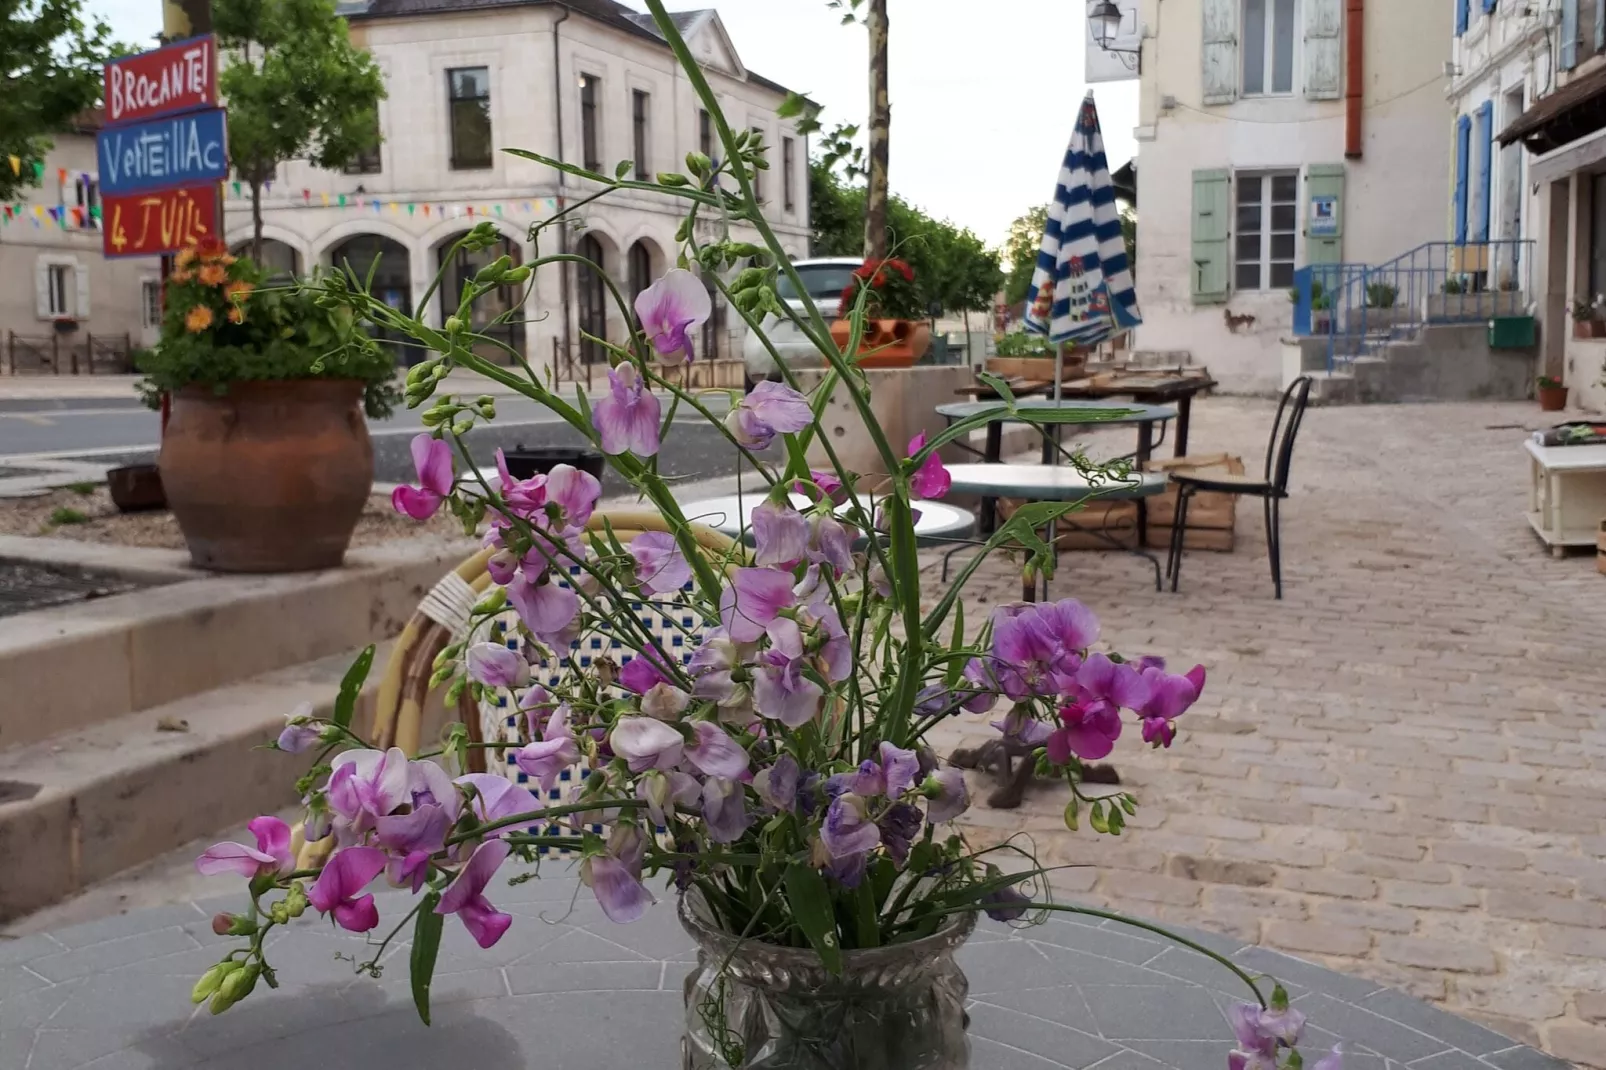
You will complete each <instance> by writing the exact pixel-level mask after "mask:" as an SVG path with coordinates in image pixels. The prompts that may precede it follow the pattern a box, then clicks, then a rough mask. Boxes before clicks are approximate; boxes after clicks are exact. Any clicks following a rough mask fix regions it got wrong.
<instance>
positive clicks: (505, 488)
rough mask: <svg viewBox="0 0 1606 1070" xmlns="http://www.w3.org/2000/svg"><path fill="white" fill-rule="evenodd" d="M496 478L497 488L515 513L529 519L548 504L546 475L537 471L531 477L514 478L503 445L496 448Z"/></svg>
mask: <svg viewBox="0 0 1606 1070" xmlns="http://www.w3.org/2000/svg"><path fill="white" fill-rule="evenodd" d="M496 478H497V490H498V492H499V493H500V494H501V495H502V500H503V501H504V502H506V503H507V507H508V509H509V510H510V511H511V512H513V513H514V514H516V515H518V516H521V517H524V518H526V519H528V518H529V517H531V516H533V515H534V514H535V513H536V512H537V511H538V510H539V509H540V508H541V507H542V506H543V505H545V504H546V476H544V475H541V474H540V473H537V474H535V475H533V476H531V477H530V478H529V479H523V480H520V479H514V478H513V473H512V472H510V471H508V467H507V455H506V454H504V453H503V452H502V449H501V447H497V450H496Z"/></svg>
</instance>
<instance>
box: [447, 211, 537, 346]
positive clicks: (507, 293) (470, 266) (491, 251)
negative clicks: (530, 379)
mask: <svg viewBox="0 0 1606 1070" xmlns="http://www.w3.org/2000/svg"><path fill="white" fill-rule="evenodd" d="M461 237H462V235H461V234H454V235H452V236H451V237H450V238H447V239H446V240H445V241H443V242H442V243H441V244H440V248H439V250H438V251H437V253H436V256H437V262H438V264H439V266H441V267H446V268H447V272H446V278H445V281H444V282H443V283H442V285H441V291H440V309H441V322H443V323H444V322H445V321H446V317H447V316H453V315H456V314H457V305H458V302H459V301H461V300H462V299H463V285H464V284H465V283H467V282H468V281H470V280H471V279H473V278H474V276H475V275H476V274H478V272H479V270H480V269H481V268H483V267H485V266H486V265H488V264H490V263H492V262H493V261H495V260H496V259H497V258H498V257H501V256H504V255H505V256H510V257H512V258H513V263H514V266H517V265H519V264H522V263H523V262H524V255H523V252H522V251H521V250H520V248H519V243H518V242H516V241H514V240H513V239H511V238H507V237H504V238H502V239H501V240H500V241H498V242H497V243H496V244H495V245H492V246H489V247H487V248H485V249H481V250H479V251H478V252H470V251H469V250H467V249H463V248H459V249H458V250H457V252H456V253H455V254H454V253H453V252H452V246H453V244H455V243H456V241H457V240H458V239H459V238H461ZM448 261H450V267H447V265H448ZM524 289H525V288H524V287H523V286H498V287H497V288H496V289H494V290H491V291H490V292H488V293H485V294H482V295H481V296H480V298H479V299H478V300H477V301H475V302H474V305H473V310H472V313H471V320H470V326H471V327H472V329H473V330H474V331H475V332H476V333H477V334H483V335H485V336H486V337H488V338H495V339H496V340H497V341H498V342H501V343H502V345H505V346H508V347H509V348H511V349H514V350H516V351H518V352H519V353H524V319H525V315H526V313H525V311H524V310H523V309H522V308H519V307H517V306H518V303H519V301H520V300H521V299H522V298H523V296H524ZM474 352H475V353H476V354H477V355H479V356H481V357H484V358H485V359H486V360H489V361H493V362H495V363H497V364H512V363H513V357H512V355H511V354H509V353H508V351H507V350H506V349H503V348H502V347H501V346H497V345H492V344H490V343H487V342H478V343H476V344H475V347H474Z"/></svg>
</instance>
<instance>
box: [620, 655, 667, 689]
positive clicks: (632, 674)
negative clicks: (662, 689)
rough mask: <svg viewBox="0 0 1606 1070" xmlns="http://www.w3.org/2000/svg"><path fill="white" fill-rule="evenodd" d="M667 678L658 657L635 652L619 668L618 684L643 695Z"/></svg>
mask: <svg viewBox="0 0 1606 1070" xmlns="http://www.w3.org/2000/svg"><path fill="white" fill-rule="evenodd" d="M668 678H669V677H668V675H667V674H666V673H665V672H664V671H663V669H662V667H661V666H660V664H659V659H658V658H657V657H655V656H649V655H647V654H637V655H636V656H635V657H633V658H631V659H630V660H629V661H627V662H625V664H624V667H623V668H621V669H620V670H619V686H620V687H623V688H624V689H625V690H626V691H634V692H635V693H636V694H638V695H645V694H646V693H647V692H648V691H651V690H652V689H653V687H654V686H655V685H657V684H661V683H663V682H664V681H665V680H667V679H668Z"/></svg>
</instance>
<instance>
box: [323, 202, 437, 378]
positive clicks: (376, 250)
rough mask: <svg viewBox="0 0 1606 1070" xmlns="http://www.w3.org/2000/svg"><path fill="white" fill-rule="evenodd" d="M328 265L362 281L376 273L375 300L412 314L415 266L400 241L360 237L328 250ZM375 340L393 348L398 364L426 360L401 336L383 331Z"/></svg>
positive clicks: (421, 352)
mask: <svg viewBox="0 0 1606 1070" xmlns="http://www.w3.org/2000/svg"><path fill="white" fill-rule="evenodd" d="M375 261H378V266H377V267H376V266H375ZM329 265H330V266H331V267H333V268H335V269H336V270H341V271H344V270H345V269H346V268H347V267H349V268H350V269H351V270H352V271H354V272H356V274H357V278H359V279H366V278H368V273H369V271H370V270H371V271H373V281H372V282H371V283H370V293H371V294H372V295H373V297H374V298H375V300H378V301H380V302H382V303H384V304H386V305H389V306H390V307H391V308H393V309H395V310H396V311H398V312H400V313H401V314H402V315H404V316H411V315H412V314H413V271H412V264H411V263H410V262H409V258H408V256H407V248H406V246H404V245H402V244H401V243H400V242H398V241H393V240H392V239H390V238H386V237H382V236H381V235H378V234H357V235H354V236H352V237H350V238H347V239H346V240H345V241H343V242H341V243H340V244H339V245H337V246H335V247H334V248H333V249H330V250H329ZM375 337H377V338H378V339H379V340H380V341H382V342H387V343H389V344H390V345H391V348H392V349H393V350H394V351H395V354H396V360H397V363H400V364H417V363H418V362H420V361H421V360H423V359H424V356H425V353H424V350H422V349H420V348H418V347H417V346H414V345H404V344H403V341H404V339H403V338H402V336H400V335H397V334H393V333H392V332H389V331H380V332H379V333H378V334H376V335H375Z"/></svg>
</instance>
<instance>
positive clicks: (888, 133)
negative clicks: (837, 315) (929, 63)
mask: <svg viewBox="0 0 1606 1070" xmlns="http://www.w3.org/2000/svg"><path fill="white" fill-rule="evenodd" d="M826 6H827V7H829V8H834V9H836V10H840V11H842V12H843V15H842V22H843V25H847V24H849V23H853V22H863V23H864V27H865V29H866V30H867V31H868V33H869V38H870V66H869V74H870V124H869V125H870V137H869V142H870V143H869V151H868V152H867V153H866V156H867V157H868V159H869V162H868V164H867V167H866V172H867V175H868V181H867V183H866V185H865V212H864V256H865V259H867V260H871V259H873V260H879V259H882V258H884V257H885V256H886V255H887V237H888V235H887V231H888V228H889V227H890V226H891V224H892V196H891V193H890V188H891V187H890V186H889V185H888V181H887V165H888V163H889V162H890V161H891V158H892V150H891V143H892V101H891V96H890V94H889V91H888V87H887V86H888V74H889V64H888V58H887V57H888V48H887V0H826ZM861 8H862V9H863V10H864V15H863V17H862V18H861V17H860V15H859V10H860V9H861ZM839 129H843V128H839ZM851 129H854V130H856V129H857V128H851ZM847 136H848V137H850V138H851V137H852V136H853V135H852V134H848V135H847Z"/></svg>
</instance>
